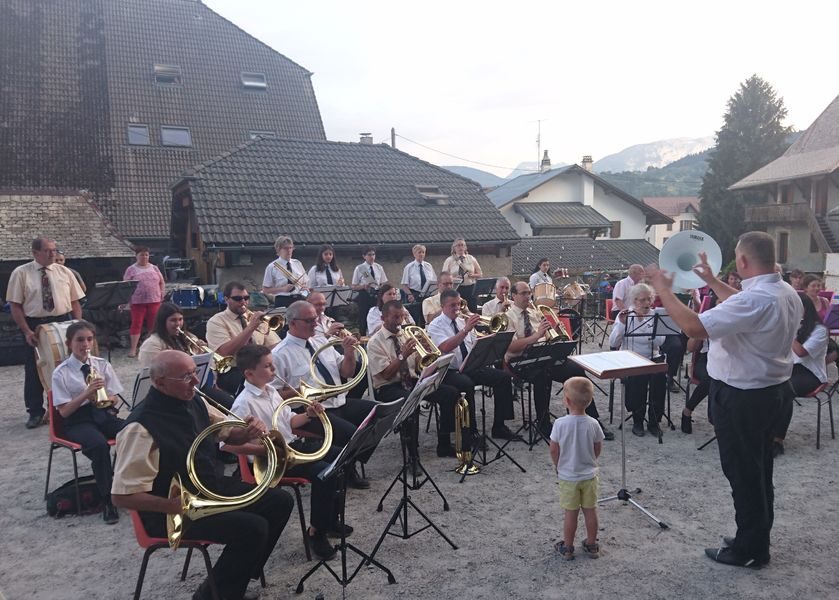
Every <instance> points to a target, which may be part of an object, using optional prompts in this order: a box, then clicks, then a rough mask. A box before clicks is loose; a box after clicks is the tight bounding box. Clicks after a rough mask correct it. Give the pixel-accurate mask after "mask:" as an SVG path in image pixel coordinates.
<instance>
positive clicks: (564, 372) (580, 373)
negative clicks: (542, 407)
mask: <svg viewBox="0 0 839 600" xmlns="http://www.w3.org/2000/svg"><path fill="white" fill-rule="evenodd" d="M571 377H586V371H585V369H583V368H582V367H581V366H580V365H578V364H577V363H575V362H574V361H572V360H566V361H565V362H563V363H562V364H561V365H555V366H554V367H553V368H551V379H552V380H553V381H559V382H560V383H565V382H566V381H567V380H568V379H570V378H571ZM548 384H549V385H548V400H550V392H551V386H550V382H548ZM537 407H538V404H537ZM537 412H538V408H537ZM586 414H587V415H588V416H590V417H591V418H592V419H600V412H599V411H598V410H597V405H596V404H595V403H594V400H593V399H592V401H591V402H589V405H588V406H586Z"/></svg>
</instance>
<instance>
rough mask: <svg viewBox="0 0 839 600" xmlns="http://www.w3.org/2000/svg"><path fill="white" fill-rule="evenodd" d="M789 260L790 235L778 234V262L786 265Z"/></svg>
mask: <svg viewBox="0 0 839 600" xmlns="http://www.w3.org/2000/svg"><path fill="white" fill-rule="evenodd" d="M787 260H789V233H787V232H786V231H779V232H778V262H779V263H781V264H784V263H786V262H787Z"/></svg>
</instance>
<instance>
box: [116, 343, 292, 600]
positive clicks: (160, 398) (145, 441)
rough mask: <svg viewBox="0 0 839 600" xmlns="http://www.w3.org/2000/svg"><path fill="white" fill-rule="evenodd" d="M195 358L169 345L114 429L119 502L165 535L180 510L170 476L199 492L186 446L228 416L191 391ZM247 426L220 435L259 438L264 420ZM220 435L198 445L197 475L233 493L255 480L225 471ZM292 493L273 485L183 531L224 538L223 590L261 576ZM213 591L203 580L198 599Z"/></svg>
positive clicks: (234, 440) (224, 594) (235, 594)
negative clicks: (169, 517)
mask: <svg viewBox="0 0 839 600" xmlns="http://www.w3.org/2000/svg"><path fill="white" fill-rule="evenodd" d="M196 374H197V373H196V368H195V363H194V362H193V360H192V357H190V356H189V355H187V354H184V353H183V352H179V351H177V350H165V351H163V352H161V353H160V354H158V355H157V356H156V357H155V359H154V361H153V362H152V364H151V366H150V375H151V379H152V389H151V390H149V393H148V395H147V396H146V398H145V399H144V400H143V402H142V403H140V404H139V405H138V406H137V407H136V408H135V409H134V411H133V412H132V413H131V415H130V416H129V417H128V419H127V420H126V426H125V428H124V429H123V430H122V431H121V432H120V434H119V435H118V436H117V457H118V458H117V463H116V467H115V469H114V480H113V486H112V488H111V498H112V501H113V503H114V505H116V506H118V507H121V508H127V509H131V510H136V511H138V512H139V514H140V518H141V519H142V521H143V524H144V525H145V528H146V531H147V532H148V533H149V534H150V535H152V536H156V537H166V518H165V515H166V514H179V513H181V503H180V500H179V499H177V498H172V499H169V498H168V494H169V483H170V481H171V480H172V477H173V475H174V474H175V473H178V474H180V477H181V481H182V482H183V484H184V486H185V487H186V488H187V489H188V490H189V491H190V492H192V493H196V490H195V488H194V486H193V485H192V482H191V481H190V479H189V475H188V474H187V471H186V458H187V453H188V452H189V447H190V446H191V445H192V442H193V441H194V440H195V438H196V437H197V435H198V434H199V433H200V432H201V431H203V430H204V429H205V428H207V427H208V426H209V425H210V424H211V423H215V422H218V421H222V420H224V419H225V416H224V415H223V414H222V413H221V412H219V411H218V410H216V409H215V408H213V407H211V406H208V405H207V404H205V403H204V401H203V400H201V399H200V398H198V397H196V396H195V395H194V387H195V386H196V385H197V384H198V379H197V377H196ZM246 422H247V423H248V427H247V428H230V429H227V430H222V431H221V432H220V433H219V436H218V437H219V439H221V440H223V441H225V442H228V443H231V444H243V443H246V442H248V441H250V440H254V439H257V438H259V436H260V435H261V434H262V432H264V431H265V429H266V427H265V425H263V424H262V423H261V422H259V421H258V420H257V419H253V418H248V419H246ZM216 443H217V440H215V439H211V438H207V439H205V440H204V442H203V443H202V444H201V445H200V446H199V447H198V451H197V453H196V455H195V467H196V471H197V474H198V477H199V479H200V480H201V481H202V482H203V484H204V485H205V486H207V487H208V488H210V489H211V490H213V491H215V492H217V493H219V494H222V495H225V496H232V495H238V494H242V493H245V492H247V491H248V490H250V489H252V488H253V486H252V485H249V484H245V483H242V482H241V481H239V480H238V479H234V478H231V477H225V476H224V475H223V474H222V469H221V465H220V464H219V463H218V462H217V460H216ZM293 508H294V501H293V500H292V498H291V496H290V495H289V494H288V493H287V492H285V491H283V490H278V489H269V490H268V491H267V492H266V493H265V495H263V496H262V497H261V498H260V499H259V500H258V501H256V502H255V503H254V504H251V505H250V506H247V507H245V508H242V509H238V510H233V511H230V512H226V513H222V514H217V515H213V516H209V517H205V518H203V519H199V520H196V521H190V522H188V525H187V527H186V531H185V534H184V539H199V540H208V541H211V542H215V543H219V544H224V551H223V552H222V554H221V556H219V558H218V560H217V561H216V564H215V566H214V567H213V579H214V581H215V584H216V587H217V588H218V591H219V595H220V597H221V598H224V599H226V600H228V599H235V600H240V599H242V598H245V597H246V596H245V592H246V589H247V587H248V582H249V581H250V580H251V579H258V577H259V574H260V573H261V571H262V567H263V566H264V565H265V561H266V560H267V559H268V557H269V556H270V554H271V552H272V551H273V549H274V545H275V544H276V543H277V539H278V538H279V537H280V534H281V533H282V531H283V528H284V527H285V524H286V522H287V521H288V518H289V516H290V515H291V511H292V509H293ZM204 598H210V586H209V582H208V581H204V583H202V584H201V587H199V588H198V590H197V591H196V592H195V595H194V596H193V600H203V599H204Z"/></svg>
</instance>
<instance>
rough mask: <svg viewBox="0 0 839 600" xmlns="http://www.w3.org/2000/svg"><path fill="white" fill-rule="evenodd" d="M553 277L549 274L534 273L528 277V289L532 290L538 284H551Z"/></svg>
mask: <svg viewBox="0 0 839 600" xmlns="http://www.w3.org/2000/svg"><path fill="white" fill-rule="evenodd" d="M553 282H554V280H553V277H551V276H550V274H549V273H542V271H536V272H535V273H533V274H532V275H531V276H530V288H531V289H533V288H535V287H536V286H537V285H539V284H540V283H553Z"/></svg>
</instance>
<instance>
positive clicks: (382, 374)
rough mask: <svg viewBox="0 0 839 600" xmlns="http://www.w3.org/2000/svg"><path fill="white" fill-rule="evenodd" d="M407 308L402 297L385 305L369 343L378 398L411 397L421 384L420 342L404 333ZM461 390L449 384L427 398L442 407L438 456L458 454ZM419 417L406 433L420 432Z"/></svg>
mask: <svg viewBox="0 0 839 600" xmlns="http://www.w3.org/2000/svg"><path fill="white" fill-rule="evenodd" d="M404 311H405V309H404V307H403V306H402V303H401V302H399V300H391V301H389V302H387V303H386V304H385V305H384V306H383V307H382V327H381V329H379V330H378V331H377V332H376V333H374V334H373V337H371V338H370V341H369V342H368V343H367V356H368V358H369V363H368V365H367V368H369V369H370V372H371V373H372V375H373V387H374V388H375V390H376V400H378V401H379V402H393V401H394V400H398V399H399V398H403V397H407V396H408V395H409V394H410V393H411V390H413V389H414V386H415V385H416V383H417V375H418V372H417V354H416V341H415V340H414V339H411V338H407V337H404V336H402V335H400V334H401V330H400V328H401V325H402V319H403V318H404ZM458 396H459V394H458V392H457V389H455V388H453V387H452V386H450V385H446V384H445V383H443V384H441V385H440V387H439V388H437V390H436V391H435V392H434V393H433V394H429V395H428V396H426V397H425V400H427V401H429V402H433V403H436V404H438V405H439V406H440V429H439V431H438V433H437V456H440V457H447V456H455V449H454V447H453V446H452V442H451V433H452V432H453V431H454V428H455V416H454V411H455V402H456V401H457V398H458ZM417 429H418V428H417V425H416V420H415V423H414V427H413V431H411V432H407V431H405V430H403V433H404V434H407V435H409V437H410V436H416V435H417V433H418V432H417Z"/></svg>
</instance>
